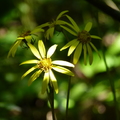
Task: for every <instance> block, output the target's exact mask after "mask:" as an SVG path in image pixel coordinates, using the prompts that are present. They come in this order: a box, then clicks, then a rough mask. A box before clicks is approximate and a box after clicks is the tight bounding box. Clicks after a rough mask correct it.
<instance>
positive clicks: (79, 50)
mask: <svg viewBox="0 0 120 120" xmlns="http://www.w3.org/2000/svg"><path fill="white" fill-rule="evenodd" d="M81 53H82V43H80V44H79V45H78V46H77V48H76V50H75V53H74V56H73V63H74V64H76V63H77V62H78V60H79V58H80V56H81Z"/></svg>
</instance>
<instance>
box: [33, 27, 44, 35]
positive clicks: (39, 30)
mask: <svg viewBox="0 0 120 120" xmlns="http://www.w3.org/2000/svg"><path fill="white" fill-rule="evenodd" d="M38 32H44V29H42V28H40V27H39V28H38V27H36V28H35V29H33V30H32V31H31V34H34V33H38Z"/></svg>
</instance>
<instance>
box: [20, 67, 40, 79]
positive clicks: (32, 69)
mask: <svg viewBox="0 0 120 120" xmlns="http://www.w3.org/2000/svg"><path fill="white" fill-rule="evenodd" d="M36 68H38V65H36V66H33V67H31V68H30V69H29V70H27V71H26V72H25V73H24V74H23V75H22V77H21V79H23V78H24V77H25V76H27V75H28V74H29V73H31V72H32V71H34V70H35V69H36Z"/></svg>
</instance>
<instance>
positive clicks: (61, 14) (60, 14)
mask: <svg viewBox="0 0 120 120" xmlns="http://www.w3.org/2000/svg"><path fill="white" fill-rule="evenodd" d="M67 12H68V10H65V11H62V12H61V13H59V15H58V16H57V18H56V21H57V20H58V19H60V18H61V17H62V16H63V14H65V13H67Z"/></svg>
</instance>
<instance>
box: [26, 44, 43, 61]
mask: <svg viewBox="0 0 120 120" xmlns="http://www.w3.org/2000/svg"><path fill="white" fill-rule="evenodd" d="M28 46H29V47H30V50H31V51H32V53H33V54H34V56H36V57H37V58H38V59H42V58H41V56H40V54H39V52H38V50H37V49H36V48H35V47H34V46H33V45H32V44H30V43H28Z"/></svg>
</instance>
